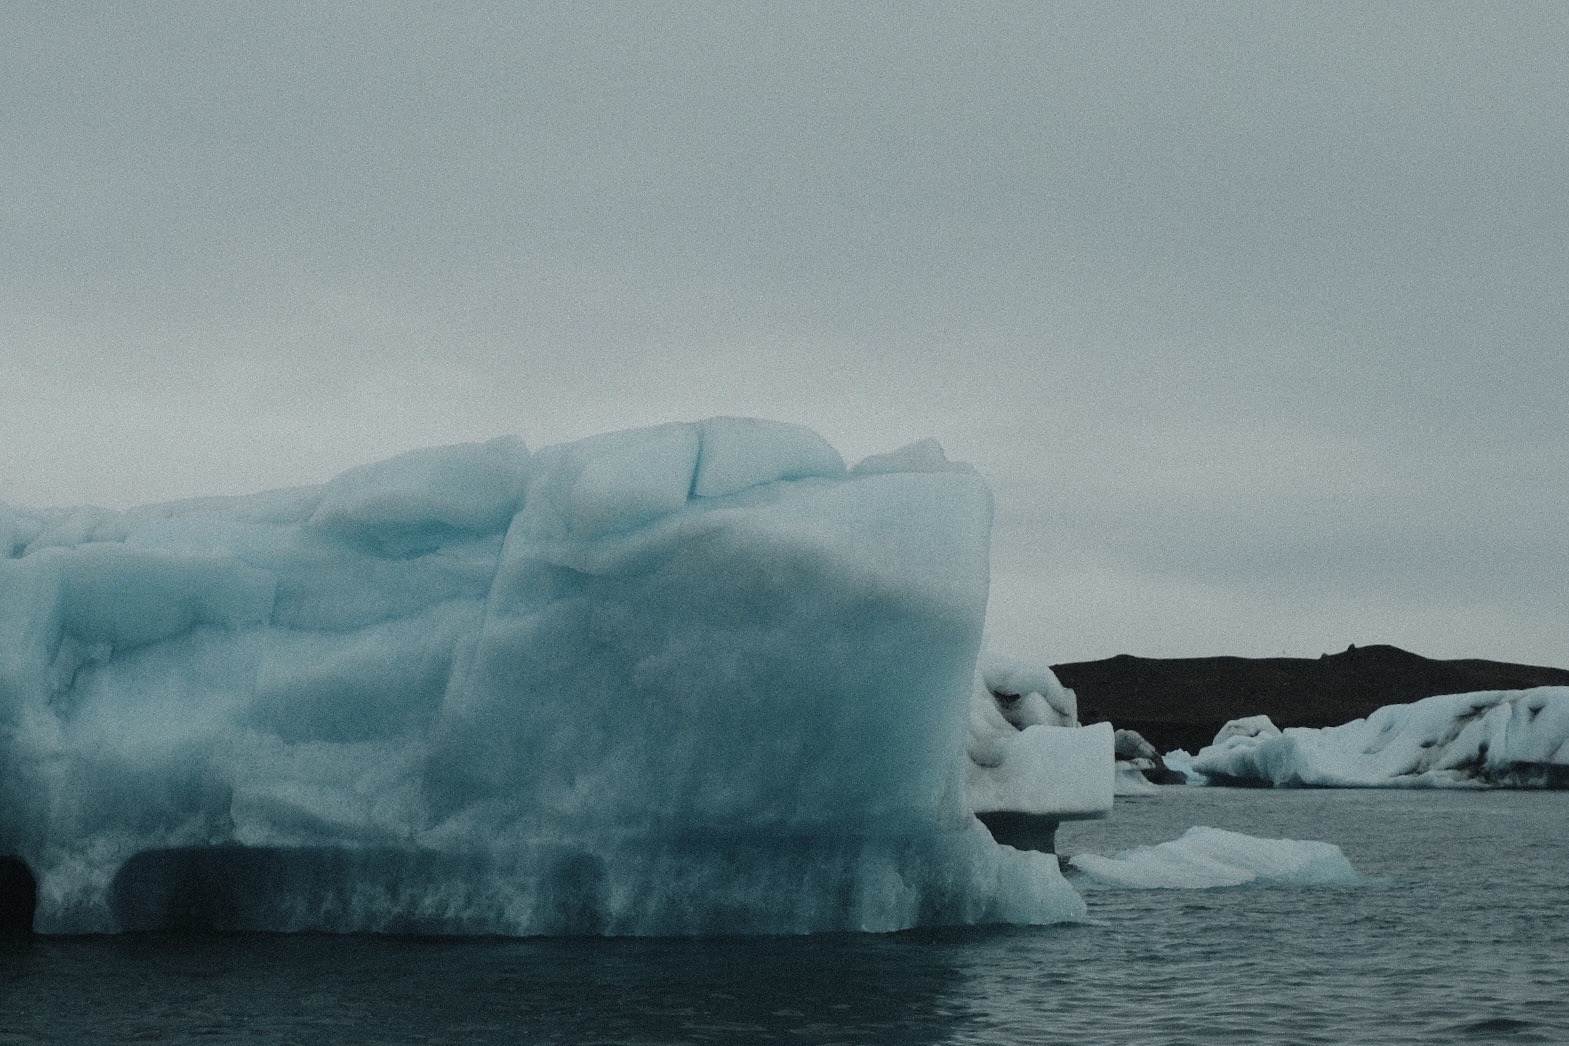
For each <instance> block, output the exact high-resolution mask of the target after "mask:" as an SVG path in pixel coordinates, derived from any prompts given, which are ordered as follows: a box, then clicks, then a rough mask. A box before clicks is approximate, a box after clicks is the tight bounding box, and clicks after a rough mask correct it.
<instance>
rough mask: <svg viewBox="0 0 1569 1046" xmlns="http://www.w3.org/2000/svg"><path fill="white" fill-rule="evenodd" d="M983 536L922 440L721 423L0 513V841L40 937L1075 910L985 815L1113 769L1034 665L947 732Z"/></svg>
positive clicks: (1064, 791)
mask: <svg viewBox="0 0 1569 1046" xmlns="http://www.w3.org/2000/svg"><path fill="white" fill-rule="evenodd" d="M990 526H991V498H990V494H989V492H988V491H987V489H986V486H985V484H984V483H983V482H982V481H981V480H980V478H979V477H978V476H976V475H975V474H974V472H973V471H971V470H969V469H968V468H966V467H964V466H960V465H955V464H953V463H950V462H948V461H947V460H946V459H945V458H944V457H943V455H942V453H941V450H940V448H937V447H936V445H935V444H932V443H925V444H918V445H915V446H914V447H911V448H906V449H905V450H903V451H896V452H893V453H891V454H887V455H882V456H879V457H877V458H873V459H868V460H867V461H866V462H862V463H861V464H860V465H858V466H857V467H856V468H854V469H851V470H847V469H846V468H845V464H844V462H843V460H842V459H841V458H840V456H839V455H838V453H837V452H835V451H834V449H833V448H832V447H830V446H829V445H828V444H827V443H826V442H824V441H823V440H822V439H821V437H819V436H818V435H817V434H816V433H813V432H811V431H810V430H807V429H803V428H800V427H799V426H793V425H785V424H780V423H772V422H761V421H751V420H741V419H715V420H711V421H707V422H702V423H697V424H672V425H664V426H659V427H656V428H652V429H643V430H638V431H634V432H622V433H614V434H610V435H606V436H599V437H593V438H591V439H586V440H582V441H579V442H576V443H571V444H566V445H562V446H554V447H547V448H544V449H543V450H540V451H538V452H537V453H532V454H531V453H529V452H528V451H527V450H526V449H525V448H524V446H523V445H522V444H521V443H520V442H519V441H517V440H515V439H502V440H497V441H493V442H490V443H485V444H474V445H467V446H458V447H444V448H437V449H433V450H424V451H415V452H413V453H410V454H405V455H402V456H400V457H398V458H394V459H392V460H390V461H384V462H380V463H377V464H373V465H368V466H365V467H362V468H357V469H353V470H351V471H349V472H347V473H344V474H343V475H341V476H339V477H337V478H336V479H334V480H332V481H330V482H329V483H327V484H325V485H323V486H319V487H308V488H299V489H293V490H284V491H273V492H269V493H265V494H259V495H254V496H249V497H238V498H211V499H202V500H196V501H188V502H180V503H175V504H167V505H158V506H150V507H145V508H140V509H134V510H131V511H128V512H124V513H116V512H108V511H104V510H101V509H71V510H27V509H17V508H12V507H6V506H0V854H11V855H15V856H19V857H21V858H22V859H23V860H25V861H26V862H27V864H28V865H29V867H30V868H31V869H32V870H33V871H34V873H35V874H36V875H37V877H38V880H39V910H38V916H37V926H38V928H39V929H40V930H44V931H52V932H92V931H113V930H115V929H117V928H125V927H135V926H142V925H160V924H162V923H164V922H166V921H168V920H169V919H175V918H191V919H195V920H196V921H198V922H200V921H203V920H205V921H208V922H212V923H216V924H220V925H227V926H235V927H243V928H256V929H279V930H293V929H312V928H317V929H328V930H420V931H439V932H488V933H542V932H583V931H588V932H603V933H695V932H746V931H758V932H764V931H766V932H798V931H811V930H832V929H870V930H893V929H898V928H902V927H907V926H912V925H916V924H932V923H974V922H984V921H1006V922H1049V921H1054V920H1062V919H1071V918H1075V917H1078V916H1079V915H1081V914H1082V912H1083V910H1084V909H1083V904H1082V901H1081V900H1080V898H1079V897H1078V895H1077V894H1076V893H1075V892H1074V891H1073V889H1072V888H1071V887H1070V886H1069V885H1068V884H1067V883H1066V881H1065V880H1064V879H1063V878H1062V876H1061V875H1060V874H1059V872H1058V867H1057V862H1056V860H1055V858H1053V857H1051V856H1050V855H1046V854H1039V853H1023V852H1019V851H1016V850H1013V849H1011V848H1008V847H1003V846H998V845H996V844H994V843H993V842H992V840H991V838H990V837H989V836H988V834H987V832H986V831H985V830H984V829H983V828H982V826H981V825H980V824H979V823H978V822H977V821H976V819H975V818H974V817H973V816H971V811H972V807H973V804H972V801H971V799H970V798H969V796H968V795H967V791H966V788H967V785H969V786H970V787H972V788H973V787H974V785H975V773H974V768H975V767H976V766H977V765H982V764H983V763H984V765H986V766H988V767H989V768H990V769H991V770H992V771H998V770H999V769H1000V770H1001V773H1000V774H998V773H995V772H994V773H993V774H992V778H993V779H994V780H995V781H996V782H998V783H997V784H996V790H997V791H998V792H999V794H1000V793H1001V792H1006V793H1007V795H1006V798H1007V800H1008V801H1014V800H1020V799H1022V800H1026V801H1031V802H1037V805H1039V806H1041V807H1042V808H1045V807H1051V808H1053V809H1058V808H1070V809H1082V810H1088V809H1090V808H1092V807H1095V806H1096V804H1098V803H1100V802H1101V801H1102V796H1103V794H1107V795H1109V789H1110V774H1111V770H1110V759H1109V751H1110V743H1109V734H1108V736H1107V739H1106V742H1105V745H1104V746H1103V747H1101V743H1100V741H1098V740H1095V739H1094V738H1095V736H1096V735H1095V734H1094V732H1093V731H1089V732H1086V731H1075V730H1069V729H1066V728H1065V727H1063V726H1060V725H1054V724H1060V723H1064V722H1068V721H1071V720H1072V717H1073V709H1072V705H1071V701H1070V700H1069V696H1068V695H1065V694H1064V693H1063V692H1061V688H1060V686H1059V687H1057V688H1055V689H1054V688H1053V687H1052V685H1051V684H1052V683H1055V680H1050V681H1047V680H1044V679H1043V680H1029V679H1024V680H1022V682H1020V681H1018V680H1016V682H1017V683H1018V685H1021V686H1025V687H1026V689H1027V693H1025V694H1024V695H1023V696H1022V698H1021V703H1020V705H1019V707H1020V709H1021V710H1022V711H1020V712H1019V713H1018V715H1020V716H1024V717H1025V718H1026V719H1027V720H1028V721H1027V722H1025V721H1023V720H1021V722H1020V723H1018V724H1011V725H1009V726H1008V730H1007V734H1008V735H1009V736H1007V737H1001V732H1000V731H999V732H997V734H998V736H996V737H986V738H981V739H979V740H977V738H976V735H975V734H974V733H973V731H974V728H975V722H974V719H973V715H972V713H973V711H974V705H973V701H974V698H975V691H974V685H975V684H974V670H975V665H976V657H977V651H978V648H979V645H980V641H981V631H982V624H983V615H984V610H985V606H986V594H987V580H988V562H987V561H988V549H989V536H990ZM1021 678H1022V677H1021ZM1036 683H1038V684H1039V685H1038V686H1036V685H1035V684H1036ZM1001 714H1002V713H1001V712H1000V711H999V715H1001ZM1003 718H1004V720H1005V721H1006V717H1005V716H1004V717H1003ZM993 725H995V724H993ZM999 738H1000V739H999ZM1086 739H1088V743H1086ZM967 741H968V743H967ZM977 752H979V753H980V754H981V756H982V761H981V763H978V762H977V761H976V759H975V758H973V757H974V756H975V755H976V754H977ZM1099 752H1104V753H1105V754H1106V755H1107V756H1108V758H1106V759H1105V760H1104V764H1103V765H1101V764H1097V763H1096V760H1098V759H1099V758H1100V756H1099V755H1098V754H1095V753H1099ZM967 755H968V756H969V757H967ZM987 760H989V761H990V762H986V761H987ZM1081 774H1082V775H1084V776H1082V778H1081ZM1043 775H1044V776H1043ZM982 778H983V779H984V778H985V775H982ZM1086 781H1087V782H1088V783H1087V784H1086ZM1031 797H1034V798H1033V799H1032V798H1031ZM983 801H984V800H983ZM1107 801H1108V802H1109V798H1108V799H1107ZM193 882H195V883H199V884H200V886H201V889H200V890H198V891H196V892H195V893H194V894H193V892H192V890H191V888H190V887H191V884H192V883H193ZM198 902H199V903H198ZM193 905H194V906H195V907H194V909H193V907H192V906H193Z"/></svg>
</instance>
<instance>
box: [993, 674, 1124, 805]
mask: <svg viewBox="0 0 1569 1046" xmlns="http://www.w3.org/2000/svg"><path fill="white" fill-rule="evenodd" d="M968 752H969V756H970V759H969V763H968V766H967V781H968V790H969V794H970V801H971V804H972V806H973V808H974V809H975V811H976V812H977V813H996V812H1003V811H1008V812H1013V813H1023V814H1036V815H1040V816H1043V817H1054V818H1057V819H1059V820H1069V819H1075V818H1086V817H1103V816H1105V815H1106V814H1107V813H1109V812H1110V810H1111V804H1112V781H1113V769H1112V764H1113V760H1112V728H1111V724H1109V723H1097V724H1095V725H1093V726H1088V727H1081V726H1079V721H1078V703H1077V701H1076V699H1075V697H1074V693H1073V691H1072V690H1069V689H1068V688H1067V687H1065V686H1063V685H1062V684H1061V683H1060V682H1058V680H1057V677H1056V676H1055V675H1054V674H1053V673H1052V670H1051V669H1050V668H1048V667H1046V666H1045V665H1033V664H1028V663H1026V662H1022V661H1016V660H1013V659H1010V658H1004V657H1001V656H998V655H995V654H992V653H990V652H987V653H986V654H984V655H983V656H982V658H981V660H980V664H979V668H978V670H977V672H976V678H975V685H974V688H973V690H972V692H971V698H970V736H969V745H968Z"/></svg>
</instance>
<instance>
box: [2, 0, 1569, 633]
mask: <svg viewBox="0 0 1569 1046" xmlns="http://www.w3.org/2000/svg"><path fill="white" fill-rule="evenodd" d="M8 24H9V26H10V30H9V31H8V33H7V34H6V36H5V39H4V40H3V41H0V69H3V70H4V71H5V72H4V74H3V75H4V76H5V77H6V91H7V98H8V99H9V100H10V101H11V104H10V105H8V107H7V108H6V109H5V111H4V113H0V133H3V134H4V135H5V137H6V140H7V142H8V152H9V154H10V157H11V162H10V163H8V164H7V165H5V168H4V169H3V171H0V216H3V220H4V222H3V226H0V227H3V230H4V233H3V235H4V237H5V242H4V248H5V249H4V250H3V251H0V382H3V385H0V390H3V391H0V407H3V409H0V442H3V444H4V445H5V446H6V448H7V452H6V457H5V461H4V465H3V468H0V497H4V498H6V499H8V500H15V501H21V502H27V503H65V502H76V501H97V502H104V503H108V504H113V505H124V504H129V503H132V502H135V501H140V500H149V499H162V498H170V497H177V496H184V495H189V494H197V493H204V492H219V491H225V492H227V491H240V490H246V489H254V488H256V487H260V486H269V485H279V484H287V483H297V482H314V481H319V480H321V479H323V478H325V477H327V476H329V475H331V474H333V473H335V472H336V471H339V470H341V469H342V468H345V467H348V466H350V465H352V464H355V463H358V462H361V461H365V460H369V459H372V458H375V457H379V456H383V455H386V454H391V453H395V452H397V451H400V450H403V449H407V448H408V447H410V446H415V445H421V444H426V443H437V442H452V441H458V440H466V439H478V438H486V437H489V436H491V435H495V434H497V433H500V432H517V433H519V434H521V435H523V436H524V437H525V438H526V439H527V440H528V441H529V442H530V443H531V444H533V445H536V446H537V445H540V444H544V443H550V442H555V441H558V440H562V439H569V438H575V437H578V436H582V435H586V434H589V433H592V432H596V431H602V430H605V429H610V428H617V427H622V426H626V425H636V424H645V423H652V422H656V421H661V420H666V419H668V418H672V417H687V418H691V417H701V416H705V415H709V414H721V413H729V414H758V415H765V416H772V417H781V418H785V419H788V420H792V421H799V422H803V423H806V424H809V425H813V426H814V427H816V428H818V429H820V430H821V431H823V432H824V433H825V434H826V435H827V436H828V437H829V438H830V439H831V440H833V441H834V442H835V443H836V444H838V445H839V446H841V447H842V448H843V449H844V450H845V452H846V454H847V456H849V457H851V458H854V457H858V456H861V455H864V454H867V453H872V452H876V451H880V450H884V449H887V448H889V447H892V446H895V445H898V444H900V443H904V442H908V441H910V440H913V439H916V438H919V437H922V436H927V435H935V436H937V437H938V438H939V439H941V440H942V441H943V442H944V443H945V444H946V445H947V446H948V448H949V450H950V452H951V453H953V454H954V455H956V456H959V457H965V458H969V459H971V460H973V461H975V462H976V463H977V464H978V465H979V467H980V468H981V469H982V470H983V472H985V473H986V474H987V475H988V477H989V478H990V479H991V480H992V482H993V484H994V486H995V489H996V492H997V497H998V505H999V521H1000V528H999V532H998V540H997V550H998V553H997V556H998V558H997V567H998V574H999V578H1001V579H1004V580H1001V581H999V589H1000V590H1002V591H1005V593H1006V592H1011V593H1013V594H1012V595H1007V596H1006V599H1005V600H1004V602H1006V603H1007V606H1008V608H1010V609H1006V610H1000V611H999V613H1005V614H1016V615H1022V616H1020V617H1019V620H1021V621H1023V620H1026V619H1029V617H1030V613H1031V612H1030V611H1029V609H1028V607H1029V602H1030V600H1029V598H1028V593H1029V592H1030V591H1032V590H1036V589H1038V590H1039V591H1041V592H1043V593H1044V592H1047V591H1062V592H1065V593H1067V594H1068V596H1069V597H1070V598H1071V599H1073V600H1077V601H1080V602H1081V603H1083V605H1084V607H1085V613H1084V614H1083V615H1082V616H1081V625H1080V629H1081V632H1080V633H1078V634H1073V635H1072V636H1071V638H1069V639H1064V640H1063V641H1064V642H1065V643H1069V644H1070V645H1075V644H1076V645H1077V646H1076V648H1081V649H1089V648H1094V649H1097V650H1104V651H1105V652H1107V653H1111V652H1115V650H1116V649H1127V650H1130V651H1133V652H1149V651H1151V650H1156V649H1159V650H1166V651H1168V652H1169V651H1172V650H1175V649H1191V651H1192V652H1193V653H1206V654H1207V653H1216V652H1225V651H1235V652H1259V651H1261V650H1262V651H1265V652H1272V648H1273V647H1274V645H1275V644H1277V643H1286V642H1287V640H1288V639H1289V637H1290V636H1291V629H1292V628H1293V627H1294V626H1293V621H1296V622H1299V623H1300V625H1299V627H1300V628H1301V632H1300V636H1299V638H1300V641H1301V642H1303V643H1307V642H1318V641H1319V639H1318V638H1316V637H1320V636H1324V637H1327V636H1330V635H1333V636H1334V637H1335V640H1334V641H1335V643H1337V644H1341V639H1340V636H1341V634H1342V633H1344V632H1345V631H1347V630H1348V629H1352V626H1353V625H1354V626H1355V628H1354V631H1355V634H1354V635H1350V636H1347V637H1346V638H1345V640H1344V641H1345V642H1350V641H1353V640H1355V641H1357V642H1373V641H1377V640H1379V639H1387V638H1391V636H1392V634H1393V632H1381V631H1380V628H1381V627H1387V628H1389V629H1395V630H1398V629H1404V630H1405V631H1404V632H1401V634H1402V635H1404V636H1407V637H1408V638H1409V640H1410V642H1412V644H1413V645H1415V646H1417V647H1418V648H1419V649H1422V650H1424V652H1428V653H1444V652H1452V651H1455V650H1457V649H1459V648H1458V647H1457V645H1456V644H1458V643H1460V642H1461V640H1460V639H1459V638H1457V637H1461V636H1464V635H1467V634H1469V635H1470V636H1472V637H1474V639H1473V640H1470V642H1474V644H1475V645H1474V646H1471V647H1467V648H1466V652H1469V653H1477V654H1486V653H1489V652H1493V651H1501V650H1504V649H1505V648H1507V649H1508V650H1510V651H1513V653H1512V654H1511V655H1510V656H1514V657H1517V658H1520V659H1524V660H1539V661H1545V662H1555V661H1556V662H1558V663H1569V647H1566V646H1565V645H1564V641H1563V640H1562V639H1561V638H1557V639H1555V638H1552V637H1553V636H1554V635H1558V636H1561V635H1563V634H1565V630H1564V629H1563V628H1562V627H1561V626H1562V625H1563V624H1564V620H1563V617H1562V613H1561V611H1560V610H1558V609H1556V608H1557V607H1558V606H1559V604H1560V603H1561V600H1556V599H1554V597H1553V593H1554V591H1555V590H1556V591H1561V584H1560V582H1561V580H1562V579H1563V576H1564V574H1565V572H1566V571H1565V569H1564V563H1563V559H1562V557H1561V556H1560V555H1558V554H1557V552H1556V547H1555V546H1556V534H1557V528H1556V514H1557V511H1558V508H1559V506H1561V505H1562V504H1564V503H1565V500H1566V495H1569V479H1566V476H1569V472H1566V470H1565V469H1564V467H1563V466H1564V464H1565V459H1566V456H1569V451H1566V448H1569V443H1566V439H1565V433H1564V426H1563V424H1562V421H1561V415H1562V407H1561V402H1560V401H1561V398H1562V389H1564V388H1565V387H1569V353H1565V352H1563V342H1564V334H1565V331H1566V330H1569V306H1566V305H1565V304H1564V296H1563V294H1562V287H1563V286H1564V285H1565V282H1566V277H1569V256H1566V254H1565V252H1564V250H1563V244H1564V243H1565V242H1569V210H1566V209H1565V207H1564V206H1563V204H1562V190H1561V181H1562V178H1561V175H1562V171H1563V170H1565V169H1566V168H1569V105H1566V104H1565V103H1566V102H1569V73H1566V72H1565V68H1564V63H1563V62H1562V54H1563V53H1564V50H1565V48H1566V45H1569V29H1566V28H1565V26H1564V24H1563V21H1562V19H1561V18H1560V17H1559V16H1558V12H1557V11H1556V9H1555V7H1554V6H1553V5H1537V4H1527V3H1521V4H1512V5H1493V6H1489V7H1485V8H1479V7H1476V6H1474V5H1460V4H1455V5H1449V4H1421V5H1404V4H1391V5H1379V6H1377V7H1374V8H1368V9H1358V10H1354V11H1353V10H1349V9H1348V10H1343V11H1336V12H1334V13H1333V16H1331V15H1330V14H1329V13H1326V12H1325V11H1324V10H1323V9H1322V8H1320V7H1318V6H1316V5H1294V4H1277V5H1268V6H1259V5H1228V4H1219V5H1217V4H1208V3H1205V4H1197V3H1192V4H1189V3H1162V4H1130V5H1115V6H1096V7H1083V6H1077V5H1062V6H1048V5H1038V4H1019V5H1009V4H1000V5H985V6H982V7H979V8H977V7H973V6H971V5H961V4H950V3H918V4H911V5H901V6H900V8H899V9H898V10H897V11H894V10H893V9H888V10H883V9H879V8H876V7H842V6H837V5H810V4H808V5H795V4H769V5H763V6H757V7H751V8H736V7H734V6H732V5H679V6H664V5H661V6H646V7H645V6H627V5H615V6H604V7H584V6H574V7H560V6H557V5H514V4H505V5H502V4H497V5H486V4H472V5H464V6H462V7H461V8H431V7H425V6H420V5H385V6H383V5H377V6H361V5H333V6H331V7H325V8H324V7H321V6H320V5H305V4H287V3H285V4H274V5H267V6H266V7H234V6H226V7H225V6H220V7H190V6H186V5H180V6H175V5H167V6H164V5H137V6H135V7H125V8H115V7H109V8H100V9H96V10H87V9H82V10H72V9H67V8H64V7H61V6H59V5H52V4H50V5H24V6H21V7H17V8H16V9H15V10H14V11H13V12H12V13H11V15H10V17H9V20H8ZM1065 572H1066V573H1065ZM1141 592H1143V593H1145V596H1144V597H1140V596H1139V595H1138V593H1141ZM1511 597H1512V598H1511ZM1184 600H1186V601H1188V603H1189V604H1191V606H1193V607H1195V608H1199V609H1197V610H1195V611H1194V612H1192V613H1189V614H1186V615H1183V623H1182V624H1181V626H1180V627H1179V626H1178V625H1176V624H1174V622H1175V621H1176V619H1177V616H1178V615H1174V614H1161V615H1158V619H1155V618H1152V617H1151V615H1150V614H1148V613H1144V612H1141V611H1140V610H1139V607H1140V606H1141V605H1144V606H1162V607H1164V608H1166V609H1172V608H1174V607H1176V606H1179V605H1185V604H1184ZM1270 608H1274V609H1270ZM1291 608H1294V609H1291ZM1380 608H1383V612H1384V616H1383V617H1382V618H1380ZM1293 615H1295V616H1293ZM1206 621H1208V622H1213V629H1212V631H1211V632H1208V633H1207V632H1206V631H1205V627H1206V626H1205V622H1206ZM1381 621H1383V622H1384V623H1385V624H1384V625H1383V626H1381V625H1380V622H1381ZM1312 622H1320V623H1322V627H1320V626H1319V625H1318V624H1311V623H1312ZM1337 622H1345V623H1346V624H1345V625H1344V626H1343V627H1342V626H1341V625H1339V624H1337ZM1402 622H1404V624H1402ZM1423 622H1427V624H1423ZM1466 622H1469V627H1463V626H1464V623H1466ZM1544 622H1546V623H1552V622H1556V623H1557V624H1556V626H1554V627H1556V628H1557V631H1556V633H1555V632H1554V627H1549V624H1544ZM997 624H998V625H999V626H1001V625H1006V624H1007V623H1006V622H1002V621H999V622H997ZM1424 629H1425V630H1426V631H1424ZM1059 632H1061V634H1063V635H1068V634H1069V633H1073V628H1072V625H1071V621H1070V620H1063V621H1062V629H1060V630H1059ZM1308 636H1313V637H1315V638H1314V639H1312V640H1309V639H1307V638H1306V637H1308ZM1206 637H1208V638H1206ZM1341 645H1343V644H1341Z"/></svg>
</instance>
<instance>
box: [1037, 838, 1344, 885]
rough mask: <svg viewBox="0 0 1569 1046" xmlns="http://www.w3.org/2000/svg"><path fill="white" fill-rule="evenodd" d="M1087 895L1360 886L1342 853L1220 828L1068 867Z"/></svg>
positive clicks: (1081, 859)
mask: <svg viewBox="0 0 1569 1046" xmlns="http://www.w3.org/2000/svg"><path fill="white" fill-rule="evenodd" d="M1068 864H1069V865H1070V866H1071V867H1072V868H1073V869H1075V870H1076V871H1078V872H1079V873H1080V874H1081V876H1082V878H1081V879H1080V880H1079V883H1080V885H1081V886H1083V887H1085V888H1087V889H1123V890H1206V889H1213V888H1215V887H1220V886H1245V885H1248V884H1250V883H1252V884H1257V885H1260V886H1287V885H1289V886H1344V885H1351V884H1354V883H1356V882H1358V881H1359V877H1358V876H1357V873H1356V870H1355V869H1354V868H1352V867H1351V862H1350V861H1348V860H1346V855H1345V854H1344V853H1342V852H1341V850H1340V847H1338V846H1335V845H1334V844H1332V843H1322V842H1310V841H1302V840H1296V839H1258V838H1255V837H1253V836H1250V835H1242V834H1240V833H1238V832H1228V831H1225V830H1224V829H1220V828H1205V827H1194V828H1189V829H1188V830H1187V831H1186V832H1184V833H1183V834H1182V836H1181V837H1180V838H1178V839H1173V840H1171V841H1170V842H1165V843H1159V844H1157V845H1154V846H1138V847H1134V848H1133V849H1131V850H1124V851H1123V852H1121V853H1119V854H1117V855H1116V856H1114V857H1101V856H1098V855H1096V854H1078V855H1076V856H1074V857H1073V858H1071V859H1070V860H1069V861H1068Z"/></svg>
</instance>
